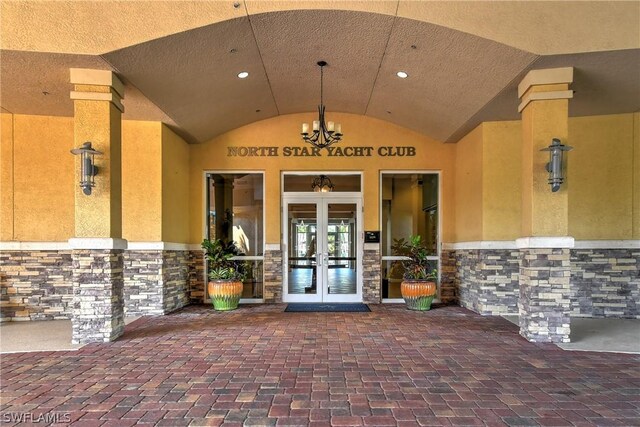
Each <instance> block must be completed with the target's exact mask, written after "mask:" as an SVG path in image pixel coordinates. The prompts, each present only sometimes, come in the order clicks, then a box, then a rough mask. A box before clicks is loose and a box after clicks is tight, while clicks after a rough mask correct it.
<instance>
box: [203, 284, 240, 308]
mask: <svg viewBox="0 0 640 427" xmlns="http://www.w3.org/2000/svg"><path fill="white" fill-rule="evenodd" d="M207 291H208V292H209V298H210V299H211V302H212V303H213V308H215V309H216V310H219V311H228V310H235V309H236V308H238V303H239V302H240V297H241V296H242V282H239V281H236V280H212V281H210V282H209V284H208V285H207Z"/></svg>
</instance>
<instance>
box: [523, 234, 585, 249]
mask: <svg viewBox="0 0 640 427" xmlns="http://www.w3.org/2000/svg"><path fill="white" fill-rule="evenodd" d="M574 246H575V239H574V238H573V237H568V236H567V237H521V238H520V239H516V247H517V248H518V249H551V248H553V249H571V248H573V247H574Z"/></svg>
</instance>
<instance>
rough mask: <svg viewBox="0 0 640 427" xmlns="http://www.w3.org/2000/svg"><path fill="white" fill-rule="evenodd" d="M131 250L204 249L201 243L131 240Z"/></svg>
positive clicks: (129, 248)
mask: <svg viewBox="0 0 640 427" xmlns="http://www.w3.org/2000/svg"><path fill="white" fill-rule="evenodd" d="M127 249H128V250H130V251H188V250H197V249H202V248H201V247H200V245H197V244H195V245H192V244H189V243H173V242H129V246H128V247H127Z"/></svg>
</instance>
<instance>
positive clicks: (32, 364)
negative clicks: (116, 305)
mask: <svg viewBox="0 0 640 427" xmlns="http://www.w3.org/2000/svg"><path fill="white" fill-rule="evenodd" d="M283 309H284V305H262V306H241V308H240V309H238V310H236V311H234V312H228V313H217V312H214V311H213V310H212V309H211V308H210V307H208V306H190V307H187V308H186V309H183V310H181V311H179V312H176V313H174V314H171V315H167V316H158V317H148V318H143V319H140V320H138V321H136V322H134V323H132V324H131V325H129V326H127V328H126V331H125V334H124V335H123V336H122V337H121V338H120V339H118V341H116V342H114V343H106V344H92V345H89V346H86V347H84V348H82V349H81V350H80V351H76V352H55V353H54V352H49V353H28V354H11V355H5V356H3V358H2V368H1V371H0V373H1V374H2V388H1V390H2V394H1V396H2V402H1V407H0V410H1V412H2V413H1V414H0V417H3V418H2V419H3V421H5V424H6V425H11V423H6V421H7V418H6V415H7V414H23V413H36V414H38V413H68V414H69V415H70V418H71V421H72V424H73V425H78V426H128V425H137V424H141V425H144V424H147V425H158V426H182V425H194V426H204V425H215V426H217V425H224V426H242V425H246V426H265V425H266V426H273V425H277V426H280V425H295V426H329V425H333V426H353V425H355V426H387V425H389V426H393V425H400V426H419V425H453V426H465V425H490V426H500V425H510V426H536V425H540V426H591V425H607V426H609V425H618V426H634V425H640V363H639V362H640V357H638V356H633V355H625V354H611V353H591V352H567V351H564V350H561V349H559V348H557V347H556V346H554V345H553V344H532V343H529V342H527V341H526V340H524V339H523V338H522V337H520V336H519V335H518V330H517V327H516V326H515V325H512V324H510V323H508V322H507V321H505V320H503V319H501V318H494V317H482V316H478V315H476V314H474V313H472V312H470V311H467V310H465V309H463V308H460V307H443V308H437V309H434V310H432V311H429V312H425V313H417V312H411V311H409V310H406V309H405V308H404V307H403V306H400V305H398V306H390V305H382V306H380V305H377V306H372V310H373V311H372V312H371V313H283V312H282V311H283ZM37 425H43V424H42V423H40V424H37ZM58 425H66V424H65V423H62V424H58Z"/></svg>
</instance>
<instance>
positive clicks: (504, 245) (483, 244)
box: [442, 240, 517, 251]
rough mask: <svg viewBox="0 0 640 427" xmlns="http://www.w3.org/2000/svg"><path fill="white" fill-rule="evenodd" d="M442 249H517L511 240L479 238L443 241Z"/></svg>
mask: <svg viewBox="0 0 640 427" xmlns="http://www.w3.org/2000/svg"><path fill="white" fill-rule="evenodd" d="M442 249H444V250H449V251H456V250H457V251H460V250H475V249H484V250H487V249H495V250H500V249H505V250H509V249H517V247H516V242H515V241H513V240H480V241H477V242H457V243H443V244H442Z"/></svg>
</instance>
